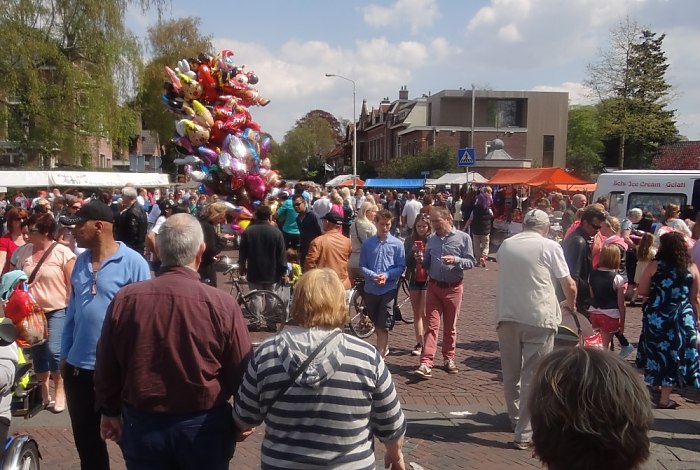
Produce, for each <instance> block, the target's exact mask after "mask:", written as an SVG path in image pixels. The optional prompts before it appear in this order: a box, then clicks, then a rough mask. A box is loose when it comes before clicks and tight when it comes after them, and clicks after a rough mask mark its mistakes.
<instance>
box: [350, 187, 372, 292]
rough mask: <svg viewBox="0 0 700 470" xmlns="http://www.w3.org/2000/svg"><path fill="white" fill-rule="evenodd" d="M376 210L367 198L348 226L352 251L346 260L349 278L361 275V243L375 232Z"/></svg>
mask: <svg viewBox="0 0 700 470" xmlns="http://www.w3.org/2000/svg"><path fill="white" fill-rule="evenodd" d="M377 211H378V209H377V206H376V205H375V204H374V203H373V202H370V201H369V200H367V201H365V202H363V203H362V206H361V207H360V210H359V211H358V213H357V217H356V218H355V221H354V222H353V224H352V225H351V226H350V242H351V243H352V253H350V259H349V260H348V274H349V275H350V278H351V279H357V278H360V277H362V271H360V251H361V249H362V243H363V242H364V241H365V240H367V239H368V238H369V237H372V236H374V234H376V233H377V227H376V226H375V225H374V217H375V216H376V215H377Z"/></svg>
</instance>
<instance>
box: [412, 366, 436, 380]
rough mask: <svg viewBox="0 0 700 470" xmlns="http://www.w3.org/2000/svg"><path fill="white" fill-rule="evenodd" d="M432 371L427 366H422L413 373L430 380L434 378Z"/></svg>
mask: <svg viewBox="0 0 700 470" xmlns="http://www.w3.org/2000/svg"><path fill="white" fill-rule="evenodd" d="M431 372H432V369H431V368H430V367H428V366H427V365H426V364H421V365H420V367H419V368H418V369H416V370H414V371H413V373H414V374H415V375H417V376H419V377H423V378H424V379H429V378H430V377H432V376H433V374H432V373H431Z"/></svg>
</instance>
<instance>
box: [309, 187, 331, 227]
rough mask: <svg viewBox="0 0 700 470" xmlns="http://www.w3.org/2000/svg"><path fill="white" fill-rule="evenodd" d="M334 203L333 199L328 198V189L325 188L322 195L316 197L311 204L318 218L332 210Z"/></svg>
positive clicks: (312, 210)
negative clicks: (332, 202)
mask: <svg viewBox="0 0 700 470" xmlns="http://www.w3.org/2000/svg"><path fill="white" fill-rule="evenodd" d="M332 207H333V204H331V200H330V199H328V191H326V190H325V189H324V190H323V191H322V192H321V197H319V198H318V199H316V200H315V201H314V203H313V205H312V206H311V212H313V213H314V215H315V216H316V218H317V219H318V220H321V219H323V217H324V216H325V215H326V214H328V213H329V212H330V211H331V208H332Z"/></svg>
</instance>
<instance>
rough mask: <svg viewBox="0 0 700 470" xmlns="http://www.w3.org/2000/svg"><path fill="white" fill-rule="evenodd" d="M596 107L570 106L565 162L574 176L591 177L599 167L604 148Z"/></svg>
mask: <svg viewBox="0 0 700 470" xmlns="http://www.w3.org/2000/svg"><path fill="white" fill-rule="evenodd" d="M602 137H603V134H602V132H601V131H600V125H599V117H598V109H597V108H596V107H595V106H571V107H570V108H569V127H568V130H567V138H566V141H567V149H566V164H567V166H568V167H571V168H573V169H574V173H575V174H576V176H578V177H580V178H583V179H588V180H590V179H592V177H593V176H594V175H595V174H596V173H598V171H599V170H600V167H601V164H602V162H601V158H600V154H601V152H602V151H603V149H604V145H603V140H602Z"/></svg>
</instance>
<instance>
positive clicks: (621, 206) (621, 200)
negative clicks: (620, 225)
mask: <svg viewBox="0 0 700 470" xmlns="http://www.w3.org/2000/svg"><path fill="white" fill-rule="evenodd" d="M608 206H609V208H608V212H609V213H610V215H612V216H614V217H617V218H618V219H622V218H624V217H625V216H626V215H627V211H626V210H625V193H610V194H609V195H608Z"/></svg>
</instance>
